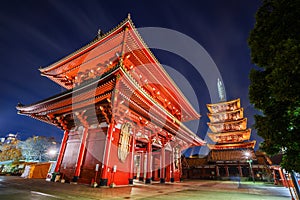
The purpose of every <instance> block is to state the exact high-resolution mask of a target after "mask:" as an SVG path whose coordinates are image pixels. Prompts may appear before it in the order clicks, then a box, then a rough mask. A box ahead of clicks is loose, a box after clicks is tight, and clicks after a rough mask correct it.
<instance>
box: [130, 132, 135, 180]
mask: <svg viewBox="0 0 300 200" xmlns="http://www.w3.org/2000/svg"><path fill="white" fill-rule="evenodd" d="M134 151H135V132H134V133H133V135H132V141H131V154H130V155H131V156H130V172H129V173H130V175H129V184H130V185H132V184H133V179H134V168H135V166H134V165H135V163H134Z"/></svg>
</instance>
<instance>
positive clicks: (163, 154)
mask: <svg viewBox="0 0 300 200" xmlns="http://www.w3.org/2000/svg"><path fill="white" fill-rule="evenodd" d="M165 164H166V152H165V147H162V148H161V157H160V183H165V182H166V179H165Z"/></svg>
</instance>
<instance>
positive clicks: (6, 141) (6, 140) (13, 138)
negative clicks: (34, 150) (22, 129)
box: [0, 133, 17, 144]
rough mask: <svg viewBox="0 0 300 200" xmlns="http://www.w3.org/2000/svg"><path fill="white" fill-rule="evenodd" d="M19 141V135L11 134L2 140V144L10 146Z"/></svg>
mask: <svg viewBox="0 0 300 200" xmlns="http://www.w3.org/2000/svg"><path fill="white" fill-rule="evenodd" d="M16 140H17V134H13V133H9V134H7V135H6V136H5V137H2V138H0V143H1V144H10V143H12V142H13V141H16Z"/></svg>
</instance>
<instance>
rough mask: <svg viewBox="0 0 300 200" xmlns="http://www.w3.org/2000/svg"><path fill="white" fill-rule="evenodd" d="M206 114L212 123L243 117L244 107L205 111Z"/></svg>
mask: <svg viewBox="0 0 300 200" xmlns="http://www.w3.org/2000/svg"><path fill="white" fill-rule="evenodd" d="M207 116H208V118H209V119H210V121H211V122H212V123H216V122H225V121H233V120H239V119H242V118H244V109H243V108H240V109H237V110H233V111H226V112H219V113H207Z"/></svg>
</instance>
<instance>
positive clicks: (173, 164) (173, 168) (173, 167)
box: [170, 148, 175, 183]
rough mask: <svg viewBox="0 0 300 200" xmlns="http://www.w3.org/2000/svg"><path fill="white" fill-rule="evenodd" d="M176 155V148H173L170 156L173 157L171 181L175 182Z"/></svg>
mask: <svg viewBox="0 0 300 200" xmlns="http://www.w3.org/2000/svg"><path fill="white" fill-rule="evenodd" d="M174 158H175V156H174V148H172V151H171V156H170V159H171V162H170V163H171V164H170V165H171V179H170V182H171V183H173V182H174V181H175V179H174V172H175V163H174V162H175V159H174Z"/></svg>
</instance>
